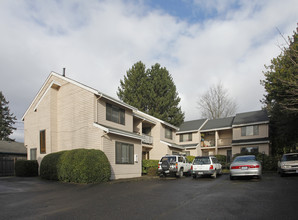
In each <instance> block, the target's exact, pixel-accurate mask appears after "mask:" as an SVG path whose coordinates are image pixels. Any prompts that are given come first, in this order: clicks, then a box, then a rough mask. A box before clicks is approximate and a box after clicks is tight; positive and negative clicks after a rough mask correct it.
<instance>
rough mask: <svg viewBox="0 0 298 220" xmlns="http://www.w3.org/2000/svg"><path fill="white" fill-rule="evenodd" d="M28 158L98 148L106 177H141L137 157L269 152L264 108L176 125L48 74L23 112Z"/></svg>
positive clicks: (71, 81)
mask: <svg viewBox="0 0 298 220" xmlns="http://www.w3.org/2000/svg"><path fill="white" fill-rule="evenodd" d="M22 119H23V121H24V144H25V146H26V147H27V158H28V159H31V160H37V161H38V162H39V163H40V162H41V160H42V158H43V157H44V156H45V155H47V154H49V153H53V152H58V151H62V150H72V149H78V148H86V149H99V150H101V151H103V152H104V153H105V154H106V156H107V157H108V159H109V162H110V164H111V171H112V174H111V179H118V178H131V177H139V176H141V170H142V160H143V159H154V160H159V159H160V158H161V157H162V156H164V155H166V154H186V155H193V156H197V155H216V154H222V155H227V157H228V159H230V158H231V157H232V155H234V154H236V153H240V152H256V151H258V152H264V153H266V154H268V153H269V139H268V137H269V133H268V132H269V129H268V123H269V121H268V116H267V114H266V112H265V111H256V112H248V113H241V114H237V115H236V116H235V117H229V118H223V119H215V120H207V119H200V120H193V121H186V122H184V123H183V124H182V125H181V126H180V128H178V127H176V126H173V125H171V124H169V123H167V122H165V121H162V120H160V119H158V118H155V117H153V116H151V115H148V114H146V113H144V112H141V111H139V110H138V109H136V108H135V107H133V106H130V105H128V104H126V103H124V102H121V101H119V100H117V99H115V98H113V97H110V96H108V95H105V94H103V93H101V92H100V91H98V90H96V89H93V88H91V87H89V86H86V85H84V84H82V83H80V82H77V81H75V80H73V79H70V78H68V77H65V76H64V75H60V74H57V73H55V72H51V73H50V75H49V76H48V78H47V79H46V81H45V82H44V84H43V85H42V87H41V89H40V90H39V92H38V93H37V95H36V96H35V98H34V100H33V101H32V103H31V104H30V106H29V108H28V109H27V111H26V112H25V114H24V116H23V118H22Z"/></svg>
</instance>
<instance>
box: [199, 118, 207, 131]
mask: <svg viewBox="0 0 298 220" xmlns="http://www.w3.org/2000/svg"><path fill="white" fill-rule="evenodd" d="M208 121H209V119H206V121H205V122H204V123H203V124H202V126H201V127H200V128H199V131H200V130H201V129H202V128H203V127H204V126H205V124H206V123H207V122H208Z"/></svg>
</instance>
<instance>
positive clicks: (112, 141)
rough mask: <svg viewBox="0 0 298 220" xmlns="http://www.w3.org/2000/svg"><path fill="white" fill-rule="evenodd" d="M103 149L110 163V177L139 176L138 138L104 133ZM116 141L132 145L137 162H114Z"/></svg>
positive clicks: (140, 167) (139, 146)
mask: <svg viewBox="0 0 298 220" xmlns="http://www.w3.org/2000/svg"><path fill="white" fill-rule="evenodd" d="M102 141H103V146H104V147H103V150H104V152H105V154H106V155H107V157H108V159H109V161H110V164H111V171H112V175H111V179H121V178H132V177H140V176H141V173H142V146H141V141H140V140H135V139H132V138H125V137H120V136H117V135H112V134H106V135H103V136H102ZM116 141H119V142H122V143H129V144H133V145H134V154H136V155H137V157H138V162H134V164H116Z"/></svg>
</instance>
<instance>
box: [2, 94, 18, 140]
mask: <svg viewBox="0 0 298 220" xmlns="http://www.w3.org/2000/svg"><path fill="white" fill-rule="evenodd" d="M8 104H9V102H8V101H6V99H5V97H4V96H3V94H2V92H1V91H0V140H4V141H13V140H12V139H10V138H9V135H11V134H12V133H13V130H16V128H15V127H13V125H14V124H15V120H17V119H16V117H15V116H13V114H11V113H10V110H9V107H8Z"/></svg>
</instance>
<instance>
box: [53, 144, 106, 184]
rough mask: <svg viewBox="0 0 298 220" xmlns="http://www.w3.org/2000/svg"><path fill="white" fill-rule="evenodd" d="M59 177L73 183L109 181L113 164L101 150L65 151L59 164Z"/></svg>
mask: <svg viewBox="0 0 298 220" xmlns="http://www.w3.org/2000/svg"><path fill="white" fill-rule="evenodd" d="M57 168H58V169H57V171H58V173H57V174H58V179H59V180H61V181H64V182H73V183H100V182H107V181H108V180H109V178H110V176H111V166H110V163H109V160H108V158H107V157H106V155H105V154H104V153H103V152H102V151H100V150H94V149H75V150H70V151H65V152H63V153H62V155H61V156H60V159H59V162H58V164H57Z"/></svg>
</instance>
